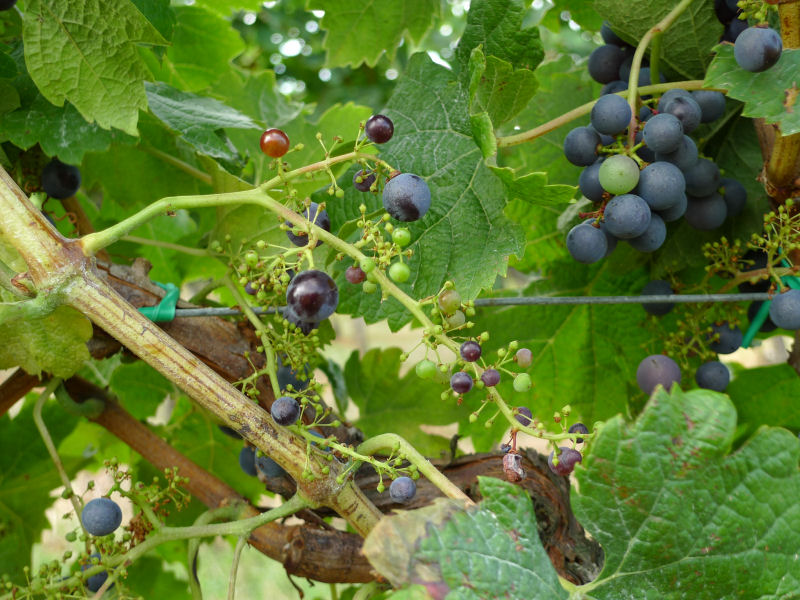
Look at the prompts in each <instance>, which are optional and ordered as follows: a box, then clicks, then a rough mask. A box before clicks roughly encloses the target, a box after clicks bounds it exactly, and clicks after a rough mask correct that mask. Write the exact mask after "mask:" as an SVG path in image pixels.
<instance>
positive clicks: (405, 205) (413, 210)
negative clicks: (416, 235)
mask: <svg viewBox="0 0 800 600" xmlns="http://www.w3.org/2000/svg"><path fill="white" fill-rule="evenodd" d="M430 207H431V190H430V189H429V188H428V184H427V183H425V180H424V179H422V177H420V176H419V175H413V174H411V173H400V175H397V176H396V177H393V178H392V179H390V180H389V181H387V182H386V185H385V186H384V187H383V208H384V209H385V210H386V212H388V213H389V214H390V215H391V216H392V217H393V218H395V219H397V220H398V221H403V222H406V223H407V222H410V221H418V220H419V219H421V218H422V217H424V216H425V213H427V212H428V209H429V208H430Z"/></svg>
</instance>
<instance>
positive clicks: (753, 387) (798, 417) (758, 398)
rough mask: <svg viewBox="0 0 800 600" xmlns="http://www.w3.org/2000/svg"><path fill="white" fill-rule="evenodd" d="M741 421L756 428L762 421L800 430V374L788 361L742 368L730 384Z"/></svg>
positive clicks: (729, 388) (731, 395)
mask: <svg viewBox="0 0 800 600" xmlns="http://www.w3.org/2000/svg"><path fill="white" fill-rule="evenodd" d="M725 392H726V393H727V394H728V395H729V396H730V398H731V400H732V401H733V403H734V405H735V406H736V412H737V413H738V416H739V423H740V424H744V425H746V426H747V428H748V430H749V431H754V430H755V429H756V428H758V427H759V426H761V425H772V426H774V427H788V428H789V429H792V430H795V431H796V430H800V412H798V407H797V402H795V400H796V398H798V396H800V377H798V376H797V371H795V370H794V369H793V368H792V367H790V366H789V365H787V364H782V365H773V366H769V367H758V368H755V369H742V370H739V371H737V372H736V377H735V378H734V379H733V381H731V383H730V385H728V389H727V390H725Z"/></svg>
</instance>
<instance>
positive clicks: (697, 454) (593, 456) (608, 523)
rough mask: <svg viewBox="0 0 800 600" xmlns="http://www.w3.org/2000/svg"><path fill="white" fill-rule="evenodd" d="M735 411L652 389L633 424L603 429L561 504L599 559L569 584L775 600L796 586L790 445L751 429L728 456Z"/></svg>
mask: <svg viewBox="0 0 800 600" xmlns="http://www.w3.org/2000/svg"><path fill="white" fill-rule="evenodd" d="M735 426H736V411H735V409H734V407H733V404H732V403H731V402H730V400H729V399H728V398H727V397H725V396H723V395H722V394H717V393H715V392H709V391H706V390H694V391H691V392H687V393H684V392H682V391H680V390H679V389H677V388H673V391H672V393H671V394H667V393H666V392H665V391H664V390H663V389H661V388H660V389H659V390H658V391H656V393H655V394H654V395H653V397H652V398H651V399H650V402H649V403H648V405H647V407H646V409H645V411H644V412H643V413H642V415H641V416H640V417H639V419H638V420H637V421H636V422H635V423H633V424H630V425H628V424H626V423H625V422H624V421H623V419H622V417H615V418H614V419H612V420H610V421H608V422H607V423H605V424H604V425H603V427H602V429H601V430H600V433H599V437H598V438H597V439H596V440H594V441H593V442H592V445H591V451H590V452H589V453H588V454H587V455H586V456H585V457H584V460H583V465H582V466H579V467H577V468H576V470H575V473H576V476H577V479H578V486H579V489H580V493H579V494H577V495H573V497H572V507H573V510H574V511H575V515H576V516H577V517H578V520H579V521H580V522H581V524H582V525H583V526H584V527H585V528H586V530H587V531H588V532H589V533H590V534H591V535H592V536H593V537H594V538H595V539H596V540H598V541H599V542H600V543H601V545H602V546H603V550H604V554H605V564H604V566H603V570H602V572H601V574H600V576H599V577H598V579H596V580H595V581H593V582H592V583H590V584H588V585H585V586H582V588H579V591H580V592H581V593H584V594H587V595H589V596H591V597H592V598H597V599H598V600H604V599H609V600H611V599H614V600H618V599H619V598H637V599H641V600H649V599H653V600H655V599H657V598H658V599H661V598H678V597H687V598H688V597H691V598H693V599H696V600H706V599H707V600H717V599H718V598H763V599H772V598H774V599H777V598H785V597H787V596H791V595H794V593H795V592H796V591H797V585H798V583H797V582H798V580H800V564H798V562H797V560H796V552H797V547H798V544H800V511H798V505H797V502H796V498H797V497H798V495H799V494H800V473H798V469H797V462H798V457H800V442H798V439H797V437H796V436H794V435H792V434H791V433H789V432H788V431H786V430H784V429H779V428H762V429H760V430H759V431H758V432H757V433H756V434H755V435H754V436H753V437H752V438H750V440H749V441H747V442H746V443H745V444H744V445H743V446H742V447H741V448H740V449H739V450H738V451H737V452H735V453H733V454H728V452H729V451H730V449H731V442H732V439H733V435H734V430H735Z"/></svg>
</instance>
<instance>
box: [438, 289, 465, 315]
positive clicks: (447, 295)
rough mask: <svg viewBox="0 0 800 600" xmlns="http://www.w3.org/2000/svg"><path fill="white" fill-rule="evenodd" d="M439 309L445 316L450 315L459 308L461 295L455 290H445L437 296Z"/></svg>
mask: <svg viewBox="0 0 800 600" xmlns="http://www.w3.org/2000/svg"><path fill="white" fill-rule="evenodd" d="M439 308H441V309H442V312H443V313H444V314H446V315H452V314H453V313H454V312H456V311H457V310H458V309H459V308H461V294H459V293H458V292H457V291H455V290H445V291H443V292H442V293H441V294H439Z"/></svg>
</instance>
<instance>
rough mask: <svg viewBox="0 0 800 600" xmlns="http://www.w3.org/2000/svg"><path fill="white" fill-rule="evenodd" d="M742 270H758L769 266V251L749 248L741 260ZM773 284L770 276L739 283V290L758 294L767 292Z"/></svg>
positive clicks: (744, 292)
mask: <svg viewBox="0 0 800 600" xmlns="http://www.w3.org/2000/svg"><path fill="white" fill-rule="evenodd" d="M740 265H741V266H740V267H739V268H740V269H741V270H742V271H756V270H759V271H760V270H761V269H766V268H767V253H766V252H763V251H761V250H748V251H747V252H745V253H744V256H742V260H741V261H740ZM771 285H772V284H771V283H770V281H769V278H768V277H767V278H765V279H759V280H758V281H756V282H750V281H743V282H742V283H740V284H739V285H738V288H739V291H740V292H742V293H743V294H756V293H760V292H766V291H767V290H768V289H769V288H770V286H771Z"/></svg>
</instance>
